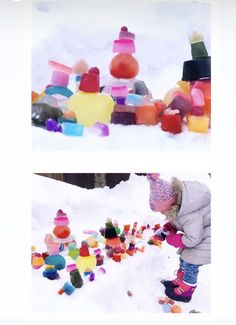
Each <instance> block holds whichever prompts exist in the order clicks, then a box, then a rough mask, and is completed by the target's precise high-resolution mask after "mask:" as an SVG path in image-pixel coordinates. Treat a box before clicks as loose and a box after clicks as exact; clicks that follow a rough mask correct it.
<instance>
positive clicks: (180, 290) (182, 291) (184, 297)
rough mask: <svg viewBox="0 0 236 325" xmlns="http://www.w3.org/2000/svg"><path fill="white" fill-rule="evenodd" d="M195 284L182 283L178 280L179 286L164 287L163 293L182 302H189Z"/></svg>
mask: <svg viewBox="0 0 236 325" xmlns="http://www.w3.org/2000/svg"><path fill="white" fill-rule="evenodd" d="M196 287H197V285H194V286H192V285H190V284H187V283H184V282H183V281H182V280H180V281H179V286H178V287H176V288H170V287H169V288H166V289H165V294H166V295H167V297H169V298H171V299H173V300H176V301H182V302H189V301H190V300H191V299H192V294H193V293H194V291H195V289H196Z"/></svg>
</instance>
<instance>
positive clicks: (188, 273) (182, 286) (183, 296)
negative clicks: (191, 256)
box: [165, 259, 201, 302]
mask: <svg viewBox="0 0 236 325" xmlns="http://www.w3.org/2000/svg"><path fill="white" fill-rule="evenodd" d="M199 266H201V265H197V264H190V263H187V262H185V261H183V260H182V259H181V260H180V267H182V268H183V271H184V272H183V278H182V280H180V281H179V286H178V287H175V288H173V287H172V288H171V287H169V288H166V290H165V294H166V295H167V296H168V297H169V298H171V299H174V300H177V301H183V302H189V301H190V300H191V298H192V294H193V292H194V291H195V289H196V287H197V275H198V272H199Z"/></svg>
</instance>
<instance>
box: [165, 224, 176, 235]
mask: <svg viewBox="0 0 236 325" xmlns="http://www.w3.org/2000/svg"><path fill="white" fill-rule="evenodd" d="M163 231H164V232H167V231H169V232H170V233H171V234H176V232H177V229H175V227H174V226H173V225H172V223H171V222H167V223H165V224H164V226H163Z"/></svg>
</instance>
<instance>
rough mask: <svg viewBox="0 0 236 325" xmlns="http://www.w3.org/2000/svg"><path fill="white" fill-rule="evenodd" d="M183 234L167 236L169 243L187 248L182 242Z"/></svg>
mask: <svg viewBox="0 0 236 325" xmlns="http://www.w3.org/2000/svg"><path fill="white" fill-rule="evenodd" d="M182 236H183V234H173V233H172V234H170V235H169V236H166V241H167V243H168V244H169V245H171V246H174V247H176V248H185V247H186V246H185V245H184V244H183V242H182Z"/></svg>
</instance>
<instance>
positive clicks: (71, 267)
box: [66, 264, 77, 272]
mask: <svg viewBox="0 0 236 325" xmlns="http://www.w3.org/2000/svg"><path fill="white" fill-rule="evenodd" d="M76 269H77V266H76V264H69V265H67V267H66V271H67V272H71V271H74V270H76Z"/></svg>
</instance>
